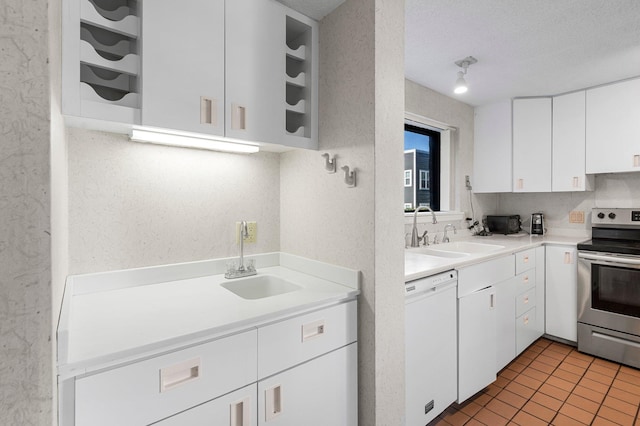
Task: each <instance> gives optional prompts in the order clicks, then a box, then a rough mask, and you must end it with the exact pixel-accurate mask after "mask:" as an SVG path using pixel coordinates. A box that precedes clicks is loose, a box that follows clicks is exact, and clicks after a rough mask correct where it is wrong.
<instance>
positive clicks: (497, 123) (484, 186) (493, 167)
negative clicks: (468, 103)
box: [473, 100, 512, 192]
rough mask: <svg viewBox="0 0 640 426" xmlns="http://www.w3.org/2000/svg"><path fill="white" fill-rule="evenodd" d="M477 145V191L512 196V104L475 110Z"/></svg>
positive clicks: (475, 187) (474, 142) (475, 189)
mask: <svg viewBox="0 0 640 426" xmlns="http://www.w3.org/2000/svg"><path fill="white" fill-rule="evenodd" d="M473 145H474V147H473V191H474V192H511V179H512V175H511V100H506V101H502V102H498V103H494V104H490V105H484V106H481V107H477V108H476V109H475V111H474V124H473Z"/></svg>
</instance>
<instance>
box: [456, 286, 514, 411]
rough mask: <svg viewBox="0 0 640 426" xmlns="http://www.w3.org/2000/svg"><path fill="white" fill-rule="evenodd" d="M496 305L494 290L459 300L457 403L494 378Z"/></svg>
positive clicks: (490, 288)
mask: <svg viewBox="0 0 640 426" xmlns="http://www.w3.org/2000/svg"><path fill="white" fill-rule="evenodd" d="M511 303H513V301H512V302H511ZM495 304H496V293H495V289H494V288H493V287H487V288H485V289H483V290H480V291H477V292H475V293H471V294H469V295H467V296H464V297H461V298H459V299H458V403H462V402H463V401H465V400H467V399H468V398H469V397H470V396H472V395H474V394H475V393H476V392H478V391H479V390H481V389H482V388H484V387H485V386H487V385H488V384H490V383H492V382H493V381H495V379H496V373H495V371H496V310H495Z"/></svg>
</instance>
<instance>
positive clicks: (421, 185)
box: [404, 124, 448, 211]
mask: <svg viewBox="0 0 640 426" xmlns="http://www.w3.org/2000/svg"><path fill="white" fill-rule="evenodd" d="M404 169H405V172H404V173H405V175H404V183H405V185H404V186H405V189H404V204H405V206H406V205H407V204H411V206H421V205H426V206H429V207H431V208H432V209H433V210H434V211H440V132H438V131H436V130H432V129H428V128H425V127H419V126H416V125H413V124H405V125H404ZM407 172H408V173H409V176H411V173H412V172H415V173H416V175H417V176H418V179H417V180H418V182H417V184H416V185H415V186H412V185H411V179H409V182H408V183H407ZM412 208H413V207H412ZM445 208H448V206H446V207H445ZM405 209H406V208H405Z"/></svg>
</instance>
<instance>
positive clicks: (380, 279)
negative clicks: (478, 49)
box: [281, 0, 404, 425]
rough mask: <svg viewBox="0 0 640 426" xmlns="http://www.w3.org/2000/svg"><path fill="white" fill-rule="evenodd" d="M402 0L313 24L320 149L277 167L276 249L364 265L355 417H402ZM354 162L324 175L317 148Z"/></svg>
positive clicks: (388, 420) (372, 2)
mask: <svg viewBox="0 0 640 426" xmlns="http://www.w3.org/2000/svg"><path fill="white" fill-rule="evenodd" d="M403 22H404V4H403V2H398V1H380V0H377V1H376V0H347V1H346V2H345V3H344V4H343V5H342V6H340V7H339V8H338V9H336V10H335V11H334V12H333V13H331V14H330V15H329V16H327V17H325V18H324V19H323V20H322V22H321V23H320V46H321V51H320V91H319V92H320V129H319V133H320V152H309V151H292V152H288V153H286V154H283V156H282V164H281V187H282V191H281V197H282V201H281V248H282V250H283V251H286V252H290V253H294V254H298V255H301V256H305V257H310V258H314V259H318V260H321V261H325V262H329V263H334V264H338V265H342V266H346V267H350V268H354V269H358V270H360V271H361V272H362V275H361V290H362V294H361V296H360V300H359V305H358V307H359V332H358V339H359V341H358V346H359V376H358V380H359V424H362V425H374V424H380V425H386V424H389V425H392V424H401V423H400V420H401V418H402V417H403V415H404V338H403V337H404V315H403V312H404V294H403V281H404V279H403V276H404V273H403V265H404V258H403V249H402V247H403V244H404V243H403V240H402V235H403V234H402V230H403V224H402V219H403V218H402V212H401V209H400V208H399V207H397V206H401V205H402V184H401V182H402V180H401V178H402V169H403V166H402V165H403V143H402V129H403V127H402V124H403V111H402V110H403V107H402V106H403V78H404V77H403V75H404V69H403V57H402V49H398V48H397V46H401V45H402V43H403V39H404V31H403V25H404V24H403ZM323 152H328V153H330V154H331V155H337V161H338V167H342V166H344V165H348V166H350V167H351V169H353V168H356V169H357V181H358V182H357V187H355V188H348V187H347V186H346V185H345V184H344V182H343V179H344V173H343V172H342V171H341V170H338V173H336V174H327V173H326V172H325V170H324V159H323V158H322V157H321V155H320V154H322V153H323Z"/></svg>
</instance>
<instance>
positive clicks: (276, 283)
mask: <svg viewBox="0 0 640 426" xmlns="http://www.w3.org/2000/svg"><path fill="white" fill-rule="evenodd" d="M221 285H222V287H224V288H225V289H227V290H229V291H230V292H232V293H233V294H235V295H237V296H240V297H242V298H243V299H249V300H255V299H264V298H265V297H271V296H277V295H279V294H285V293H290V292H292V291H297V290H300V289H302V287H300V286H299V285H296V284H293V283H292V282H289V281H287V280H283V279H282V278H280V277H276V276H274V275H254V276H252V277H247V278H238V279H235V280H233V281H226V282H224V283H222V284H221Z"/></svg>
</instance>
